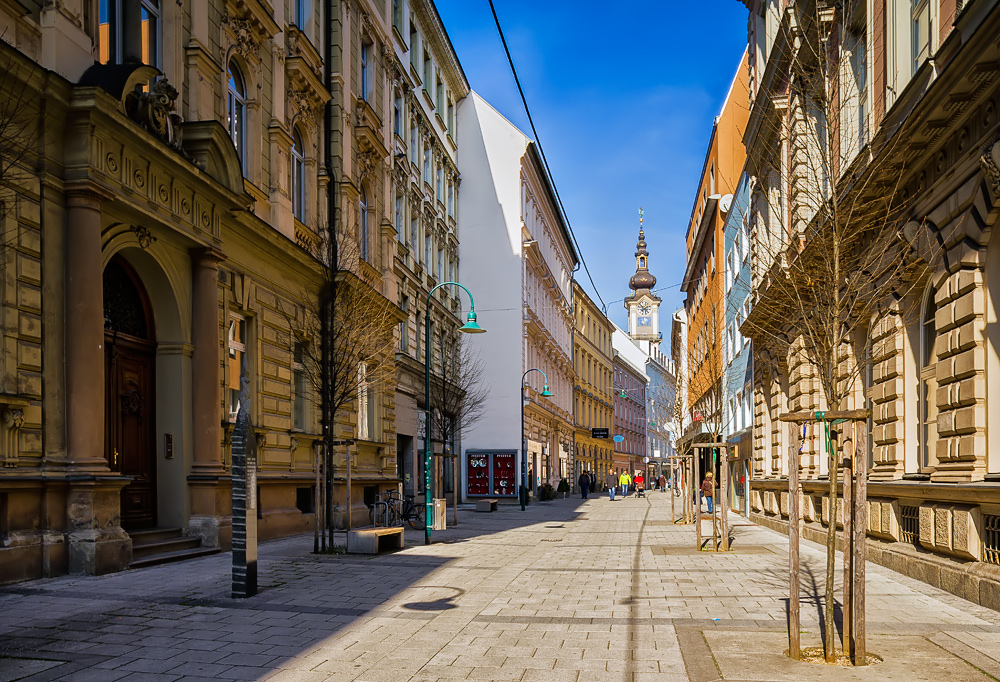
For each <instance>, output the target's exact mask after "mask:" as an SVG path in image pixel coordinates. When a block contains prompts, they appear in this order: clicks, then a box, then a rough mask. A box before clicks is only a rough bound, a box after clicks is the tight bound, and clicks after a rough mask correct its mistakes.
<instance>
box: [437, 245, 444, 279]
mask: <svg viewBox="0 0 1000 682" xmlns="http://www.w3.org/2000/svg"><path fill="white" fill-rule="evenodd" d="M437 273H438V281H439V282H443V281H444V249H441V248H439V249H438V260H437Z"/></svg>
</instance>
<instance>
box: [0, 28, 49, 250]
mask: <svg viewBox="0 0 1000 682" xmlns="http://www.w3.org/2000/svg"><path fill="white" fill-rule="evenodd" d="M7 37H8V36H7V35H6V34H3V35H0V226H3V225H5V223H6V218H7V216H8V215H10V214H11V213H12V212H13V211H14V210H15V204H16V201H17V197H18V194H19V193H23V192H29V191H32V190H31V188H30V187H28V186H27V183H28V181H29V180H30V179H31V177H32V176H33V175H34V172H35V169H34V167H33V164H34V162H35V158H36V146H37V144H38V139H39V131H40V125H41V121H42V118H41V116H39V114H38V106H37V103H38V99H37V97H35V96H34V91H33V89H32V88H31V87H30V86H29V85H28V82H27V81H28V80H29V79H30V78H31V76H32V75H33V73H34V70H35V68H37V67H35V66H33V64H32V63H31V62H30V61H29V60H27V59H25V58H24V57H23V56H22V55H20V54H19V53H18V52H17V50H16V49H15V48H14V47H12V46H11V45H9V44H8V43H7V42H6V40H7ZM0 239H2V240H3V243H4V245H13V244H14V243H15V242H16V240H17V239H18V236H17V231H16V230H15V231H14V234H13V235H12V236H10V237H8V235H6V234H4V235H3V236H2V237H0Z"/></svg>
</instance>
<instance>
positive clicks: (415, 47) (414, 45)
mask: <svg viewBox="0 0 1000 682" xmlns="http://www.w3.org/2000/svg"><path fill="white" fill-rule="evenodd" d="M419 47H420V40H419V36H418V35H417V25H416V24H414V23H413V19H412V18H411V19H410V66H412V67H413V68H414V69H415V68H417V57H418V55H419V53H420V50H419Z"/></svg>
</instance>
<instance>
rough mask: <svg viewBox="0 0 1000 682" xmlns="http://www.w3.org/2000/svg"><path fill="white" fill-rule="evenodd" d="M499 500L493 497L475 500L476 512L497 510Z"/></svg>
mask: <svg viewBox="0 0 1000 682" xmlns="http://www.w3.org/2000/svg"><path fill="white" fill-rule="evenodd" d="M498 502H500V500H498V499H497V498H495V497H491V498H489V499H486V500H476V511H477V512H495V511H496V510H497V503H498Z"/></svg>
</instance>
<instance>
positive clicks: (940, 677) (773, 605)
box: [0, 492, 1000, 682]
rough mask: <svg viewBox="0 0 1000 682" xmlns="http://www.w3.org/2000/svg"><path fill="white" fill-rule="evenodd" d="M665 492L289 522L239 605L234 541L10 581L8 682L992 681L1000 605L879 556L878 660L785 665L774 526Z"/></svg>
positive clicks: (817, 572)
mask: <svg viewBox="0 0 1000 682" xmlns="http://www.w3.org/2000/svg"><path fill="white" fill-rule="evenodd" d="M669 509H670V505H669V497H668V496H667V495H666V494H661V493H655V492H654V493H651V494H649V495H647V496H646V498H645V499H636V498H634V497H630V498H627V499H624V500H623V499H617V500H615V501H610V500H608V499H607V497H600V498H598V497H592V498H591V499H590V500H588V501H583V500H581V499H579V498H576V499H569V500H559V501H555V502H551V503H542V504H537V505H532V506H530V507H529V508H528V510H527V511H526V512H523V513H522V512H521V511H520V510H519V508H517V507H501V509H500V510H499V511H497V512H494V513H492V514H477V513H476V512H472V511H469V512H465V513H463V514H462V517H461V521H462V523H461V525H460V527H459V528H457V529H451V530H448V531H443V532H436V533H435V534H434V538H435V540H436V543H435V544H433V545H431V546H424V545H423V544H412V543H413V542H414V541H417V542H420V541H421V540H422V537H420V534H418V533H411V534H408V539H409V540H410V542H411V546H409V547H408V548H407V549H405V550H403V551H400V552H396V553H394V554H389V555H382V556H378V557H361V556H346V555H339V556H321V557H318V556H313V555H312V554H310V551H311V549H312V537H311V536H300V537H295V538H288V539H285V540H280V541H275V542H270V543H266V544H264V545H262V546H261V551H260V562H259V574H260V586H261V589H260V593H259V594H258V595H257V596H256V597H254V598H251V599H247V600H234V599H231V598H230V597H229V589H230V580H231V576H230V558H229V556H228V555H226V554H223V555H215V556H210V557H204V558H201V559H195V560H191V561H188V562H186V563H181V564H173V565H165V566H158V567H153V568H147V569H140V570H134V571H127V572H124V573H117V574H113V575H108V576H102V577H67V578H59V579H53V580H44V581H35V582H31V583H23V584H19V585H13V586H7V587H3V588H0V682H12V681H13V680H22V679H23V680H32V681H38V682H41V681H45V680H66V681H72V682H85V681H86V680H99V681H100V682H115V681H118V680H127V681H132V680H145V681H149V682H159V681H163V682H175V681H180V680H184V681H195V680H268V681H269V682H292V681H295V682H326V681H331V682H333V681H336V682H351V681H355V680H356V681H359V682H382V681H385V682H399V681H404V680H414V681H417V680H419V681H430V680H458V679H467V680H504V681H506V680H520V681H522V682H533V681H535V680H537V681H539V682H561V681H563V680H567V681H572V682H603V681H605V680H607V681H609V682H611V681H613V682H645V681H647V680H648V681H653V680H656V681H659V682H674V681H678V682H680V681H681V680H684V681H687V680H693V681H697V682H701V681H706V682H707V681H709V680H716V679H726V680H804V679H817V680H907V681H909V680H933V681H934V682H943V681H944V680H961V681H962V682H964V681H966V680H970V681H972V680H991V679H992V680H998V679H1000V614H998V613H996V612H993V611H989V610H987V609H983V608H981V607H978V606H975V605H973V604H971V603H969V602H965V601H963V600H961V599H960V598H958V597H955V596H953V595H951V594H948V593H945V592H942V591H940V590H937V589H935V588H932V587H930V586H928V585H925V584H923V583H919V582H917V581H914V580H911V579H909V578H905V577H903V576H900V575H898V574H895V573H893V572H891V571H888V570H886V569H884V568H881V567H877V566H873V565H869V568H868V592H867V598H868V630H869V634H870V638H869V649H870V650H872V651H874V652H875V653H878V654H881V655H883V656H884V657H885V659H886V660H885V662H884V663H882V664H880V665H878V666H874V667H872V668H868V669H864V670H860V669H858V670H851V669H836V668H829V667H826V666H816V665H811V664H806V663H798V662H793V661H790V660H788V659H787V658H785V657H784V656H782V651H783V649H784V647H785V646H786V643H787V639H786V637H787V635H786V629H785V627H786V626H785V623H786V620H785V618H786V616H785V612H786V601H787V600H786V598H785V594H786V592H787V568H786V566H787V540H786V538H784V536H782V535H780V534H778V533H775V532H773V531H770V530H768V529H764V528H760V527H758V526H754V525H751V524H749V523H748V522H746V521H744V520H742V519H740V518H739V517H736V518H735V519H733V521H734V528H733V536H734V538H735V542H734V551H733V552H732V553H729V554H715V553H709V552H698V551H695V550H694V543H695V540H694V528H693V526H675V525H672V524H670V523H669V522H666V523H665V521H667V520H668V515H669ZM705 530H706V531H707V532H710V524H708V523H706V524H705ZM838 562H839V559H838ZM824 565H825V559H824V555H823V553H822V551H821V549H820V548H819V547H818V546H816V545H813V544H811V543H805V542H804V543H803V560H802V569H803V588H804V593H803V599H802V618H803V631H804V634H803V644H804V645H816V644H818V643H819V642H820V630H819V620H820V613H821V608H822V600H821V599H819V598H817V597H816V590H815V589H814V587H813V585H814V584H815V585H821V584H822V582H823V570H824ZM839 565H840V564H839V563H838V566H839ZM839 572H840V571H838V573H839ZM838 577H839V576H838ZM839 585H840V583H839V580H838V591H839V589H840V587H839ZM838 608H839V607H838Z"/></svg>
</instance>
